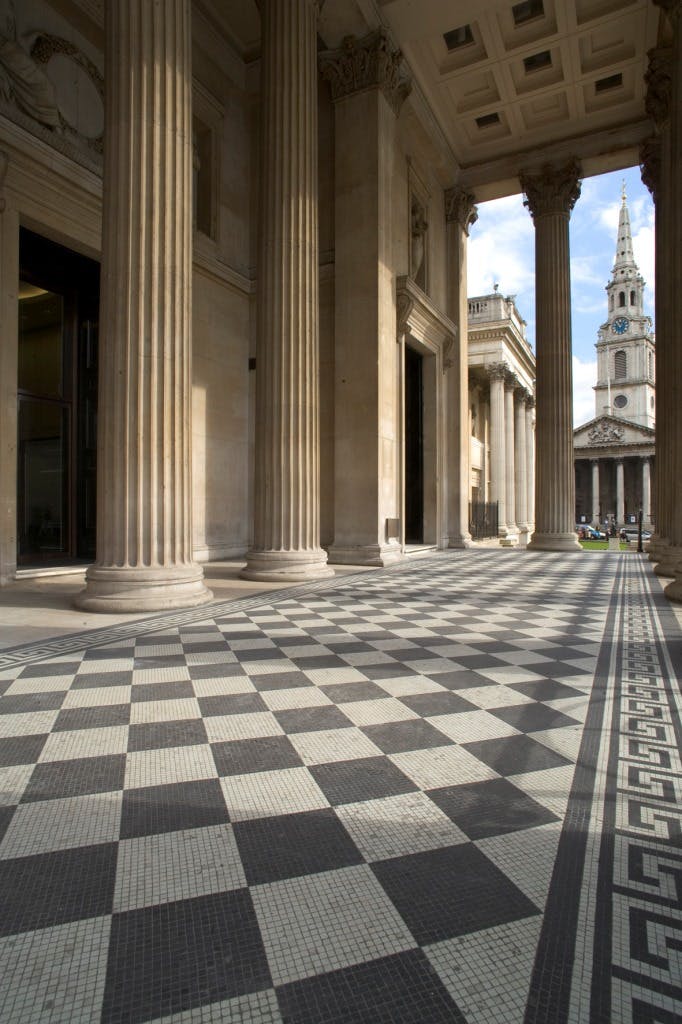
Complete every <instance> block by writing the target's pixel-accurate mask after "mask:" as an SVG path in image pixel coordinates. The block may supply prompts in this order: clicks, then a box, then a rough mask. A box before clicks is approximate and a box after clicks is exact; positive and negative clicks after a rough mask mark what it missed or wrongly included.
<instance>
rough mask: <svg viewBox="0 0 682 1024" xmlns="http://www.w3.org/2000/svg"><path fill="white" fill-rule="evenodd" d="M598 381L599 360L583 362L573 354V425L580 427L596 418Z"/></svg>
mask: <svg viewBox="0 0 682 1024" xmlns="http://www.w3.org/2000/svg"><path fill="white" fill-rule="evenodd" d="M596 383H597V362H596V360H595V361H594V362H583V361H582V360H581V359H580V358H579V357H578V356H573V426H574V427H579V426H580V424H581V423H587V421H588V420H591V419H594V391H593V390H592V389H593V387H594V385H595V384H596Z"/></svg>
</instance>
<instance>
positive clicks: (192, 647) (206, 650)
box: [182, 634, 229, 654]
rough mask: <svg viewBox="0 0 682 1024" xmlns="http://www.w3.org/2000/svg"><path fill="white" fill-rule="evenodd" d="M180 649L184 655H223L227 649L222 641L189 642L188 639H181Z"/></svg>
mask: <svg viewBox="0 0 682 1024" xmlns="http://www.w3.org/2000/svg"><path fill="white" fill-rule="evenodd" d="M218 636H220V634H218ZM182 649H183V651H184V652H185V654H224V653H225V651H227V650H228V649H229V648H228V645H227V641H226V640H224V639H216V640H191V639H189V638H188V639H183V641H182Z"/></svg>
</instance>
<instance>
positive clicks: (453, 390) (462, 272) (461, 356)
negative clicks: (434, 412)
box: [445, 186, 478, 548]
mask: <svg viewBox="0 0 682 1024" xmlns="http://www.w3.org/2000/svg"><path fill="white" fill-rule="evenodd" d="M477 217H478V213H477V211H476V207H475V205H474V197H473V195H471V194H470V193H469V192H467V191H465V190H464V189H461V188H459V187H457V186H455V187H454V188H451V189H448V190H447V191H446V193H445V231H446V245H447V306H446V311H447V314H448V316H449V317H450V319H451V320H452V321H453V322H454V323H455V324H456V325H457V338H456V339H455V349H454V353H453V355H452V357H451V360H450V365H449V366H448V369H447V371H446V378H445V389H446V396H447V397H446V401H447V424H448V429H447V453H446V458H447V473H446V488H447V494H446V510H447V526H446V530H447V536H448V546H449V547H451V548H463V547H470V545H471V534H470V533H469V526H468V522H469V456H470V450H471V443H470V438H469V371H468V350H469V344H468V310H469V303H468V298H467V276H466V270H467V240H468V237H469V228H470V227H471V225H472V224H474V223H475V221H476V219H477Z"/></svg>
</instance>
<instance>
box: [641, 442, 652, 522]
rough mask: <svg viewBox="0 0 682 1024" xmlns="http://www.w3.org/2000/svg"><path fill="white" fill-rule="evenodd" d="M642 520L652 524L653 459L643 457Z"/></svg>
mask: <svg viewBox="0 0 682 1024" xmlns="http://www.w3.org/2000/svg"><path fill="white" fill-rule="evenodd" d="M642 522H643V523H644V525H645V526H646V527H647V528H648V527H650V526H651V459H650V458H647V457H646V456H645V457H644V458H643V459H642Z"/></svg>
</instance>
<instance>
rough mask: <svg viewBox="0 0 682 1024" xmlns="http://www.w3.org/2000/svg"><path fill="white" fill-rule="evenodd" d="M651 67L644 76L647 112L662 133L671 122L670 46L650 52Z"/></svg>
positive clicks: (671, 79)
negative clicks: (662, 129)
mask: <svg viewBox="0 0 682 1024" xmlns="http://www.w3.org/2000/svg"><path fill="white" fill-rule="evenodd" d="M648 57H649V66H648V68H647V70H646V73H645V75H644V81H645V82H646V96H645V100H644V102H645V106H646V112H647V114H648V115H649V117H650V118H651V120H652V121H653V122H654V124H655V125H656V128H657V129H658V130H659V131H660V130H661V128H663V127H664V125H666V124H667V123H668V121H669V120H670V104H671V100H672V86H673V52H672V48H671V47H670V46H657V47H654V48H653V49H652V50H649V53H648Z"/></svg>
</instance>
